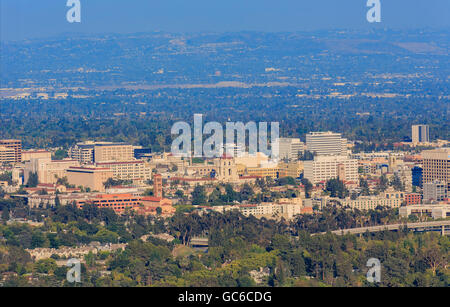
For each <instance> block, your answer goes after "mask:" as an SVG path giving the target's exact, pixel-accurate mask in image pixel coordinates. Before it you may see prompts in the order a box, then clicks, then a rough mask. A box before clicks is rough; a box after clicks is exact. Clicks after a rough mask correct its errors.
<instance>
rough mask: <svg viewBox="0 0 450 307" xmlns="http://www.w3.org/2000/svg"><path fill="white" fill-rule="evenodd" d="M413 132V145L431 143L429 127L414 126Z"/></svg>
mask: <svg viewBox="0 0 450 307" xmlns="http://www.w3.org/2000/svg"><path fill="white" fill-rule="evenodd" d="M411 130H412V142H413V144H418V143H429V142H430V127H429V126H428V125H414V126H412V127H411Z"/></svg>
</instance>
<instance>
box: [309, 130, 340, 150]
mask: <svg viewBox="0 0 450 307" xmlns="http://www.w3.org/2000/svg"><path fill="white" fill-rule="evenodd" d="M344 144H345V145H344ZM344 146H345V149H344ZM346 147H347V140H346V139H343V138H342V136H341V134H340V133H333V132H331V131H328V132H311V133H308V134H307V135H306V149H307V150H308V151H310V152H315V153H316V155H319V156H322V155H337V156H340V155H347V148H346Z"/></svg>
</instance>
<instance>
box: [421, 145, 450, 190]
mask: <svg viewBox="0 0 450 307" xmlns="http://www.w3.org/2000/svg"><path fill="white" fill-rule="evenodd" d="M422 158H423V163H422V168H423V179H422V180H423V183H424V184H425V183H431V182H434V181H436V180H437V181H440V182H443V183H444V184H445V185H446V186H447V191H449V190H450V148H441V149H434V150H425V151H423V152H422Z"/></svg>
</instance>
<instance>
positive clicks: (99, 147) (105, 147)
mask: <svg viewBox="0 0 450 307" xmlns="http://www.w3.org/2000/svg"><path fill="white" fill-rule="evenodd" d="M131 160H134V147H133V145H128V144H122V143H97V144H95V147H94V161H95V162H96V163H98V162H109V161H131Z"/></svg>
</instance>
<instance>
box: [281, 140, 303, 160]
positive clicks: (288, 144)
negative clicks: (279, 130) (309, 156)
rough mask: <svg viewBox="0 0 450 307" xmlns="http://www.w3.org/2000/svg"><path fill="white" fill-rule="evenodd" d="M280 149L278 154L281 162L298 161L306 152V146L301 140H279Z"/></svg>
mask: <svg viewBox="0 0 450 307" xmlns="http://www.w3.org/2000/svg"><path fill="white" fill-rule="evenodd" d="M278 148H279V149H278V154H279V158H280V159H281V160H283V159H287V160H291V161H296V160H298V155H299V154H300V153H302V152H303V151H304V149H305V144H304V143H303V142H301V141H300V139H293V138H279V139H278Z"/></svg>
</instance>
